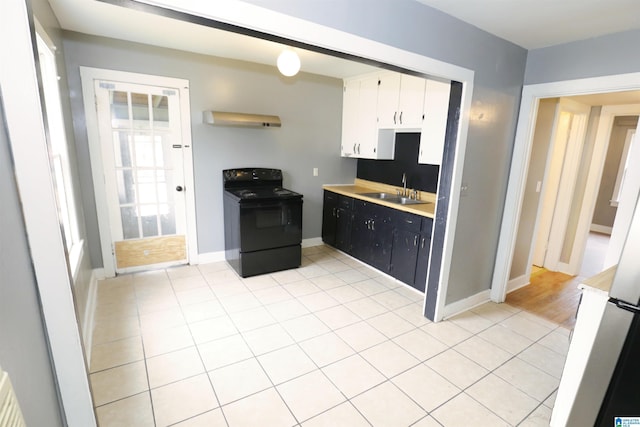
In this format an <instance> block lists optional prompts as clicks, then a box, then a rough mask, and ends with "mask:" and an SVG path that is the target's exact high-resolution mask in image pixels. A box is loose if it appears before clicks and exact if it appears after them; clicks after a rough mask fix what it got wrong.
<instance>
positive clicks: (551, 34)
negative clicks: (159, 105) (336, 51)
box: [49, 0, 640, 78]
mask: <svg viewBox="0 0 640 427" xmlns="http://www.w3.org/2000/svg"><path fill="white" fill-rule="evenodd" d="M218 1H220V0H218ZM417 1H420V2H421V3H424V4H428V5H430V6H432V7H435V8H437V9H440V10H442V11H444V12H446V13H449V14H451V15H453V16H456V17H458V18H460V19H462V20H464V21H466V22H469V23H470V24H473V25H475V26H477V27H479V28H482V29H484V30H486V31H488V32H490V33H493V34H495V35H497V36H500V37H502V38H505V39H507V40H510V41H512V42H514V43H516V44H518V45H521V46H523V47H525V48H536V47H541V46H548V45H553V44H558V43H564V42H567V41H572V40H577V39H584V38H588V37H593V36H598V35H602V34H606V33H612V32H618V31H623V30H628V29H631V28H640V0H417ZM49 3H50V4H51V7H52V8H53V10H54V12H55V14H56V16H57V17H58V20H59V21H60V24H61V26H62V28H64V29H67V30H71V31H77V32H81V33H86V34H93V35H99V36H104V37H110V38H115V39H122V40H128V41H134V42H139V43H145V44H150V45H155V46H162V47H168V48H173V49H178V50H183V51H188V52H195V53H201V54H205V55H213V56H219V57H226V58H232V59H238V60H244V61H250V62H257V63H261V64H268V65H274V66H275V61H276V57H277V55H278V54H279V53H280V51H281V50H282V48H283V46H282V45H279V44H276V43H272V42H268V41H265V40H260V39H256V38H252V37H247V36H242V35H238V34H234V33H229V32H225V31H220V30H216V29H213V28H208V27H204V26H199V25H195V24H190V23H186V22H182V21H177V20H173V19H169V18H166V17H161V16H157V15H153V14H148V13H144V12H140V11H137V10H133V9H129V8H124V7H120V6H114V5H111V4H107V3H103V2H99V1H95V0H49ZM296 50H297V52H298V53H299V55H300V57H301V62H302V71H306V72H310V73H314V74H321V75H326V76H331V77H337V78H343V77H348V76H353V75H357V74H362V73H364V72H367V71H371V70H372V68H371V67H368V66H365V65H363V64H358V63H356V62H353V61H346V60H342V59H338V58H335V57H331V56H327V55H321V54H318V53H314V52H310V51H305V50H302V49H296Z"/></svg>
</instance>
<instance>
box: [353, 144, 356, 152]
mask: <svg viewBox="0 0 640 427" xmlns="http://www.w3.org/2000/svg"><path fill="white" fill-rule="evenodd" d="M353 154H356V144H353Z"/></svg>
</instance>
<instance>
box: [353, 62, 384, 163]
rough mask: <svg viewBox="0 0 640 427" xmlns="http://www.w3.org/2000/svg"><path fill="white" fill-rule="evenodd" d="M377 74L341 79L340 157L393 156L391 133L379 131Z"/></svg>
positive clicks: (373, 157)
mask: <svg viewBox="0 0 640 427" xmlns="http://www.w3.org/2000/svg"><path fill="white" fill-rule="evenodd" d="M377 106H378V76H377V74H376V75H368V76H363V77H361V78H355V79H349V80H345V82H344V92H343V103H342V149H341V155H342V157H358V158H362V159H379V160H383V159H384V160H390V159H393V155H394V146H395V145H394V144H395V138H394V135H393V132H391V133H390V132H388V131H387V132H385V131H379V130H378V116H377Z"/></svg>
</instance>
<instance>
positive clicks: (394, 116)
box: [393, 111, 398, 125]
mask: <svg viewBox="0 0 640 427" xmlns="http://www.w3.org/2000/svg"><path fill="white" fill-rule="evenodd" d="M397 115H398V112H397V111H395V112H394V113H393V124H394V125H395V124H396V116H397Z"/></svg>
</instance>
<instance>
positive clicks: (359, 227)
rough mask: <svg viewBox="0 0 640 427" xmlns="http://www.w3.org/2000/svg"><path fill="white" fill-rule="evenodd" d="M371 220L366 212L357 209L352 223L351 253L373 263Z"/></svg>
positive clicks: (368, 262)
mask: <svg viewBox="0 0 640 427" xmlns="http://www.w3.org/2000/svg"><path fill="white" fill-rule="evenodd" d="M371 221H372V218H371V217H370V216H369V215H367V214H366V213H365V212H362V211H358V210H356V211H355V212H354V213H353V221H352V224H351V255H353V256H354V257H356V258H358V259H359V260H360V261H363V262H366V263H367V264H370V263H371V241H372V237H373V236H372V233H371Z"/></svg>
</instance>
